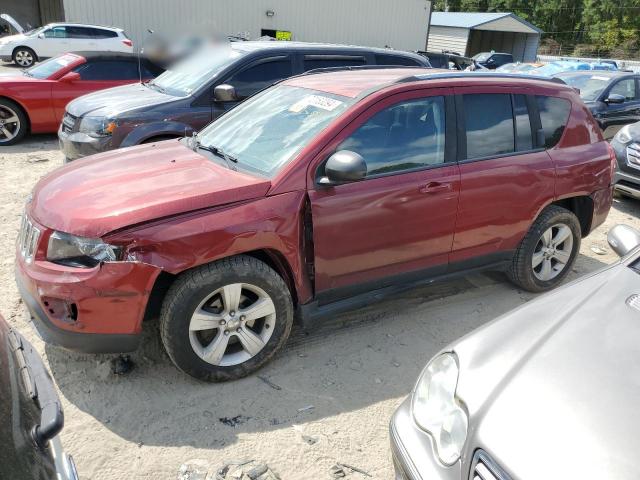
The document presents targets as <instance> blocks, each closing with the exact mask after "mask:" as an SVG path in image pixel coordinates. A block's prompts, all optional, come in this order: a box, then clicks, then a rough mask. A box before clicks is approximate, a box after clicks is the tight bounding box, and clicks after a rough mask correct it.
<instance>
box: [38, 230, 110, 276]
mask: <svg viewBox="0 0 640 480" xmlns="http://www.w3.org/2000/svg"><path fill="white" fill-rule="evenodd" d="M121 253H122V248H121V247H116V246H114V245H109V244H108V243H104V242H103V241H102V240H100V239H99V238H84V237H76V236H75V235H71V234H68V233H63V232H53V234H51V236H50V237H49V246H48V248H47V260H49V261H50V262H53V263H58V264H60V265H67V266H69V267H80V268H92V267H95V266H96V265H98V264H99V263H101V262H115V261H117V260H119V258H120V255H121Z"/></svg>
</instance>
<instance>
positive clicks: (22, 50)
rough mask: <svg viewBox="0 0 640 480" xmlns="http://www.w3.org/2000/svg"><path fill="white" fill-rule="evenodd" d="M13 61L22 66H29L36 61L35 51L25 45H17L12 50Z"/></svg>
mask: <svg viewBox="0 0 640 480" xmlns="http://www.w3.org/2000/svg"><path fill="white" fill-rule="evenodd" d="M13 61H14V62H15V64H16V65H18V66H19V67H22V68H29V67H31V66H32V65H33V64H34V63H36V53H35V52H34V51H33V50H31V49H30V48H27V47H18V48H16V49H15V51H14V52H13Z"/></svg>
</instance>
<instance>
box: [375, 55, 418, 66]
mask: <svg viewBox="0 0 640 480" xmlns="http://www.w3.org/2000/svg"><path fill="white" fill-rule="evenodd" d="M376 64H377V65H404V66H408V67H417V66H421V65H422V64H421V63H419V62H418V61H417V60H416V59H414V58H409V57H405V56H401V55H376Z"/></svg>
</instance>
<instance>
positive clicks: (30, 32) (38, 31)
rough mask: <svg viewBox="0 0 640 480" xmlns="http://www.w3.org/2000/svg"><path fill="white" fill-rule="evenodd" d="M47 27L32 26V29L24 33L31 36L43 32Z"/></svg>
mask: <svg viewBox="0 0 640 480" xmlns="http://www.w3.org/2000/svg"><path fill="white" fill-rule="evenodd" d="M45 28H46V27H38V28H32V29H31V30H28V31H26V32H24V34H25V35H28V36H30V37H33V36H35V35H38V34H39V33H40V32H42V31H43V30H44V29H45Z"/></svg>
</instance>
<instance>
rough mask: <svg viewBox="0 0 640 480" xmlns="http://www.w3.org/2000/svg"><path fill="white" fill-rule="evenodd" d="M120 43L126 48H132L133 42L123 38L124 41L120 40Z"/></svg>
mask: <svg viewBox="0 0 640 480" xmlns="http://www.w3.org/2000/svg"><path fill="white" fill-rule="evenodd" d="M122 43H124V44H125V45H126V46H127V47H133V42H132V41H131V40H129V39H128V38H125V39H124V40H122Z"/></svg>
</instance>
